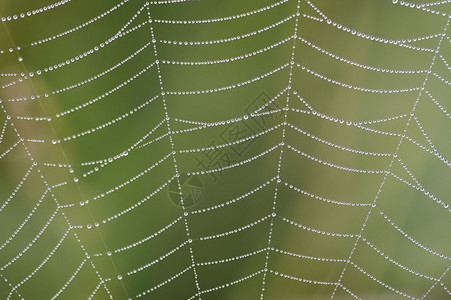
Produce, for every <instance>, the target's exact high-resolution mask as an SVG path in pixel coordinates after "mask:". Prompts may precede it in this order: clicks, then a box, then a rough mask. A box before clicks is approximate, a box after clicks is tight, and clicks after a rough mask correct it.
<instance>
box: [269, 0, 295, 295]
mask: <svg viewBox="0 0 451 300" xmlns="http://www.w3.org/2000/svg"><path fill="white" fill-rule="evenodd" d="M300 4H301V0H298V1H297V5H296V13H295V16H296V19H295V24H294V34H293V36H294V39H293V46H292V49H291V59H290V73H289V75H288V91H287V100H286V104H285V110H284V122H283V126H282V137H281V142H280V146H281V147H280V153H279V159H278V163H277V175H276V178H277V180H276V183H275V187H274V199H273V205H272V213H271V219H270V220H271V223H270V226H269V232H268V242H267V249H268V250H267V251H266V256H265V265H264V268H263V277H262V283H261V293H260V299H261V300H263V298H264V292H265V283H266V277H267V274H268V271H270V270H269V268H268V265H269V255H270V251H269V249H270V247H271V240H272V234H273V229H274V221H275V217H276V216H277V214H276V205H277V194H278V188H279V184H280V183H281V182H282V181H281V179H280V170H281V167H282V158H283V149H284V145H285V132H286V127H287V118H288V110H289V102H290V94H291V84H292V78H293V68H294V65H295V49H296V40H297V33H298V22H299V16H300Z"/></svg>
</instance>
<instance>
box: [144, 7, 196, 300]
mask: <svg viewBox="0 0 451 300" xmlns="http://www.w3.org/2000/svg"><path fill="white" fill-rule="evenodd" d="M146 8H147V14H148V23H149V29H150V36H151V39H152V44H153V50H154V54H155V59H156V61H155V64H156V67H157V73H158V80H159V85H160V89H161V99H162V103H163V108H164V115H165V117H166V125H167V128H168V133H169V142H170V144H171V149H172V160H173V163H174V169H175V180H176V182H177V187H178V191H179V193H180V205H181V207H182V210H183V221H184V223H185V232H186V236H187V238H188V240H187V241H188V246H189V252H190V258H191V265H190V266H189V267H188V268H186V269H184V270H183V271H182V272H183V273H184V272H186V271H188V270H189V269H192V270H193V273H194V283H195V285H196V289H197V294H196V295H198V296H199V299H200V291H201V290H200V286H199V280H198V278H197V270H196V261H195V259H194V253H193V247H192V245H191V244H192V242H193V240H192V238H191V237H190V229H189V226H188V218H187V217H188V212H187V211H186V209H185V204H184V202H183V194H182V186H181V183H180V173H179V170H178V166H177V158H176V150H175V145H174V141H173V138H172V132H171V124H170V117H169V112H168V108H167V105H166V93H165V90H164V86H163V78H162V72H161V69H160V62H159V61H158V51H157V40H156V38H155V32H154V28H153V24H152V17H151V13H150V3H149V2H146ZM182 272H180V273H178V274H177V275H176V277H178V276H179V275H181V274H182ZM147 292H149V291H147ZM141 295H143V294H139V295H138V296H137V298H138V297H140V296H141Z"/></svg>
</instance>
